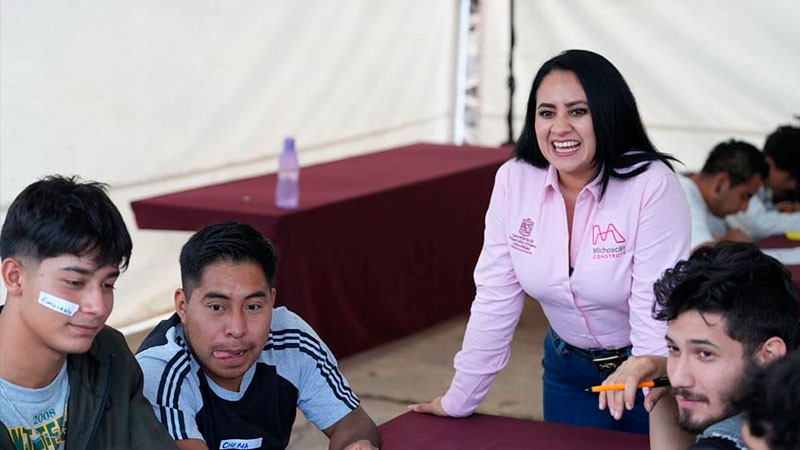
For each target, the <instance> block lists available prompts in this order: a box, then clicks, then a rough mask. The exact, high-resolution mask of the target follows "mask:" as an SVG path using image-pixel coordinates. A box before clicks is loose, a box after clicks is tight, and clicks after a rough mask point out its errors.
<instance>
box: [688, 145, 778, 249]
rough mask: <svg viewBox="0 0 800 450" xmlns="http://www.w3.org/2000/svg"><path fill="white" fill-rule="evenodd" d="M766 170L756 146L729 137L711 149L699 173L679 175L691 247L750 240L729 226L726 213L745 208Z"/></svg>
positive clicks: (740, 231) (743, 233) (767, 169)
mask: <svg viewBox="0 0 800 450" xmlns="http://www.w3.org/2000/svg"><path fill="white" fill-rule="evenodd" d="M768 171H769V168H768V166H767V163H766V162H765V161H764V157H763V156H762V155H761V152H759V151H758V149H757V148H755V147H754V146H752V145H750V144H748V143H746V142H742V141H735V140H730V141H727V142H722V143H719V144H717V146H716V147H714V149H713V150H711V153H710V154H709V155H708V159H706V162H705V164H704V165H703V169H702V170H701V171H700V173H697V174H689V175H686V176H679V177H678V179H679V180H680V182H681V187H683V191H684V193H685V194H686V200H687V201H688V202H689V213H690V214H691V217H692V238H691V248H693V249H694V248H697V247H698V246H700V245H704V244H706V245H707V244H712V243H714V242H716V241H720V240H730V241H739V242H748V241H751V240H752V239H751V237H750V236H748V235H747V233H745V232H744V231H742V230H740V229H737V228H728V226H727V225H726V224H725V217H726V216H728V215H729V214H734V213H737V212H740V211H746V210H747V205H748V202H749V201H750V197H752V196H753V195H754V194H755V193H756V192H757V191H758V189H759V188H760V187H761V184H762V182H763V180H765V179H766V178H767V173H768Z"/></svg>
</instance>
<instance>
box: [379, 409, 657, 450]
mask: <svg viewBox="0 0 800 450" xmlns="http://www.w3.org/2000/svg"><path fill="white" fill-rule="evenodd" d="M378 429H379V430H380V432H381V436H382V437H383V446H381V449H382V450H419V449H437V450H464V449H469V450H490V449H492V450H518V449H519V450H522V449H525V450H531V449H533V450H536V449H547V450H553V449H558V450H586V449H613V450H647V449H648V448H649V447H650V445H649V440H648V437H647V435H643V434H632V433H623V432H619V431H608V430H600V429H596V428H583V427H576V426H570V425H559V424H553V423H547V422H539V421H533V420H521V419H511V418H507V417H499V416H486V415H483V414H474V415H472V416H470V417H467V418H465V419H451V418H444V417H436V416H431V415H427V414H418V413H414V412H408V413H405V414H403V415H401V416H399V417H396V418H394V419H392V420H390V421H388V422H386V423H384V424H383V425H381V426H380V427H378Z"/></svg>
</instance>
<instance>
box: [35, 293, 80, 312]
mask: <svg viewBox="0 0 800 450" xmlns="http://www.w3.org/2000/svg"><path fill="white" fill-rule="evenodd" d="M39 304H40V305H42V306H44V307H45V308H50V309H52V310H53V311H55V312H60V313H61V314H63V315H65V316H69V317H72V316H74V315H75V313H76V312H78V309H80V305H78V304H76V303H72V302H71V301H69V300H64V299H63V298H59V297H56V296H55V295H53V294H48V293H47V292H45V291H41V292H39Z"/></svg>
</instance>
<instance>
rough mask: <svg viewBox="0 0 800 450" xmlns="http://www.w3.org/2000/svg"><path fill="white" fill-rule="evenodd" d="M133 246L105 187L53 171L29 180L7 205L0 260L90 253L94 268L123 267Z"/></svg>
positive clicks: (36, 259) (1, 233) (39, 258)
mask: <svg viewBox="0 0 800 450" xmlns="http://www.w3.org/2000/svg"><path fill="white" fill-rule="evenodd" d="M132 248H133V244H132V242H131V236H130V234H128V229H127V228H126V227H125V222H124V221H123V220H122V216H121V215H120V213H119V210H118V209H117V207H116V206H114V204H113V203H112V202H111V200H110V199H109V198H108V195H107V194H106V185H105V184H101V183H97V182H94V181H80V179H79V178H78V177H74V176H73V177H64V176H60V175H53V176H48V177H45V178H42V179H41V180H39V181H36V182H34V183H32V184H30V185H29V186H28V187H26V188H25V189H23V191H22V192H20V194H19V195H18V196H17V198H15V199H14V201H13V202H12V203H11V206H10V207H9V208H8V215H7V216H6V220H5V223H3V229H2V231H0V258H2V259H5V258H8V257H16V258H31V259H34V260H35V261H37V262H41V261H42V260H43V259H46V258H53V257H56V256H60V255H65V254H70V255H79V256H82V255H87V254H94V255H95V261H94V262H95V264H97V265H98V266H101V267H102V266H105V265H117V266H119V268H120V269H121V270H123V269H125V268H126V267H127V266H128V262H129V261H130V258H131V250H132Z"/></svg>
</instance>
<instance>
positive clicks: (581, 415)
mask: <svg viewBox="0 0 800 450" xmlns="http://www.w3.org/2000/svg"><path fill="white" fill-rule="evenodd" d="M542 366H543V367H544V374H543V375H542V380H543V381H544V383H543V387H544V395H543V397H544V420H546V421H548V422H557V423H566V424H570V425H580V426H585V427H592V428H605V429H607V430H616V431H628V432H632V433H645V434H646V433H648V432H649V429H650V427H649V418H648V414H647V411H646V410H645V409H644V403H643V402H644V395H643V394H642V392H641V391H639V392H638V393H637V394H636V404H635V405H634V408H633V410H631V411H628V410H625V411H624V413H623V414H622V418H621V419H620V420H619V421H617V420H614V418H613V417H612V416H611V414H609V412H608V409H606V410H604V411H600V410H599V409H597V401H598V394H595V393H592V392H586V391H585V390H584V389H586V388H588V387H590V386H595V385H599V384H601V383H602V382H603V380H604V379H606V377H607V376H608V375H609V374H607V373H603V372H600V371H598V370H597V369H596V368H595V367H594V365H593V364H592V362H591V361H589V360H588V359H586V358H584V357H583V356H579V355H578V354H576V353H574V352H573V351H571V350H570V349H569V348H567V346H566V343H565V342H564V341H563V340H562V339H561V338H560V337H559V336H558V335H557V334H556V333H555V332H554V331H553V330H552V329H550V330H549V331H548V332H547V337H545V340H544V359H543V360H542Z"/></svg>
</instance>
